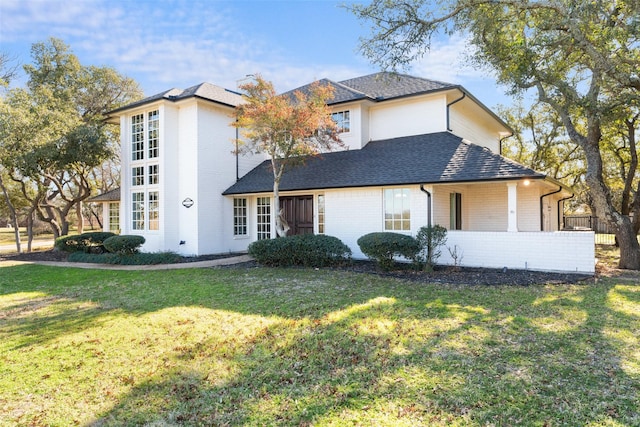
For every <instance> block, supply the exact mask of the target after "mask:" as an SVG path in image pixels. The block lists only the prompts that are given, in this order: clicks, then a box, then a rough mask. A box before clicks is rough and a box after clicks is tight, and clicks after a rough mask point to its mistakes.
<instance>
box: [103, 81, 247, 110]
mask: <svg viewBox="0 0 640 427" xmlns="http://www.w3.org/2000/svg"><path fill="white" fill-rule="evenodd" d="M191 97H197V98H202V99H206V100H208V101H212V102H216V103H218V104H224V105H228V106H230V107H236V106H238V105H240V104H241V103H242V102H243V99H242V95H240V94H239V93H237V92H234V91H232V90H229V89H225V88H223V87H220V86H216V85H213V84H211V83H206V82H205V83H200V84H199V85H195V86H191V87H189V88H187V89H176V88H173V89H170V90H167V91H164V92H160V93H157V94H155V95H152V96H149V97H147V98H144V99H141V100H140V101H137V102H134V103H132V104H129V105H125V106H124V107H121V108H117V109H115V110H113V111H109V113H107V114H113V113H117V112H119V111H122V110H128V109H131V108H135V107H139V106H141V105H145V104H149V103H152V102H155V101H159V100H162V99H165V100H167V101H173V102H175V101H180V100H182V99H187V98H191Z"/></svg>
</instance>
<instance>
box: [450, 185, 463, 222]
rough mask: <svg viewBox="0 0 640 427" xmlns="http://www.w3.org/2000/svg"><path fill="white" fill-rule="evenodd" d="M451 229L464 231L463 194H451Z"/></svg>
mask: <svg viewBox="0 0 640 427" xmlns="http://www.w3.org/2000/svg"><path fill="white" fill-rule="evenodd" d="M449 229H450V230H462V194H460V193H451V194H449Z"/></svg>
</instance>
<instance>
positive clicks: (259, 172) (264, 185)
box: [223, 132, 545, 195]
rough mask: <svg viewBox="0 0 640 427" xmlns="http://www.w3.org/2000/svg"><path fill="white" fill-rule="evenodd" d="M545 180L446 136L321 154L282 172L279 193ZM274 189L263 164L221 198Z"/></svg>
mask: <svg viewBox="0 0 640 427" xmlns="http://www.w3.org/2000/svg"><path fill="white" fill-rule="evenodd" d="M544 177H545V175H544V174H541V173H539V172H536V171H534V170H533V169H530V168H527V167H525V166H523V165H520V164H519V163H516V162H514V161H512V160H509V159H507V158H505V157H502V156H500V155H497V154H495V153H493V152H491V151H490V150H488V149H486V148H484V147H481V146H479V145H475V144H471V143H467V142H464V141H463V140H462V139H461V138H459V137H457V136H455V135H453V134H451V133H448V132H440V133H434V134H425V135H415V136H408V137H401V138H393V139H387V140H381V141H372V142H370V143H369V144H367V145H366V146H365V147H364V148H362V149H360V150H351V151H339V152H333V153H326V154H322V155H320V156H317V157H312V158H309V159H308V160H307V162H306V163H305V164H304V165H303V166H297V167H294V168H291V169H289V170H287V171H285V174H284V175H283V176H282V181H281V182H280V190H282V191H293V190H312V189H329V188H346V187H371V186H388V185H409V184H435V183H455V182H474V181H492V180H513V179H521V178H538V179H542V178H544ZM272 190H273V173H272V171H271V165H270V161H265V162H263V163H262V164H260V165H259V166H257V167H256V168H254V169H253V170H252V171H250V172H249V173H248V174H247V175H245V176H244V177H242V178H241V179H240V180H239V181H238V182H236V183H235V184H234V185H232V186H231V187H230V188H228V189H227V190H226V191H225V192H224V193H223V194H225V195H232V194H246V193H264V192H271V191H272Z"/></svg>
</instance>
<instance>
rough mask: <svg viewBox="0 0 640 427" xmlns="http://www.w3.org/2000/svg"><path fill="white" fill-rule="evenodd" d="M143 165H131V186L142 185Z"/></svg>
mask: <svg viewBox="0 0 640 427" xmlns="http://www.w3.org/2000/svg"><path fill="white" fill-rule="evenodd" d="M144 169H145V168H144V166H133V167H132V168H131V186H132V187H140V186H143V185H144Z"/></svg>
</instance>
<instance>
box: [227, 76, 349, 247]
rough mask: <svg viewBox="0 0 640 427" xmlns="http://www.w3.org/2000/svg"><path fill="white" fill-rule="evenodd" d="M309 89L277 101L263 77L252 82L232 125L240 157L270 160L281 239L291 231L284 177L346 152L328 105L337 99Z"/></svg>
mask: <svg viewBox="0 0 640 427" xmlns="http://www.w3.org/2000/svg"><path fill="white" fill-rule="evenodd" d="M307 88H308V90H307V89H305V90H304V91H300V90H297V91H293V92H289V93H285V94H282V95H278V94H277V93H276V91H275V89H274V87H273V83H271V82H270V81H267V80H265V79H263V78H262V77H261V76H259V75H257V76H255V78H254V81H252V82H250V83H246V84H243V85H240V89H241V90H242V91H243V98H244V101H245V102H244V103H243V104H242V105H240V106H238V108H237V120H236V122H235V123H233V126H234V127H236V128H238V129H239V134H240V138H238V140H237V141H236V143H237V147H238V149H237V151H238V153H240V154H250V153H253V154H258V153H264V154H267V155H268V156H269V158H270V160H271V168H272V170H273V201H274V211H275V212H276V216H275V220H276V221H275V229H276V234H277V236H278V237H283V236H286V235H287V231H288V230H289V226H288V224H287V223H286V221H285V219H284V217H283V212H282V210H281V209H280V197H279V188H280V180H281V179H282V176H283V174H284V173H285V171H286V170H287V169H289V168H291V167H293V166H298V165H301V164H304V162H305V160H306V159H308V158H309V157H310V156H316V155H318V154H320V153H323V152H328V151H331V150H333V149H334V148H337V147H343V146H344V145H343V143H342V141H341V140H340V138H339V137H338V127H337V125H336V123H335V122H334V121H333V119H332V118H331V108H330V107H329V106H328V105H327V102H328V101H330V100H331V99H332V98H333V92H334V89H333V87H332V86H331V85H321V84H320V83H318V82H316V83H313V84H311V85H310V86H308V87H307Z"/></svg>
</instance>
